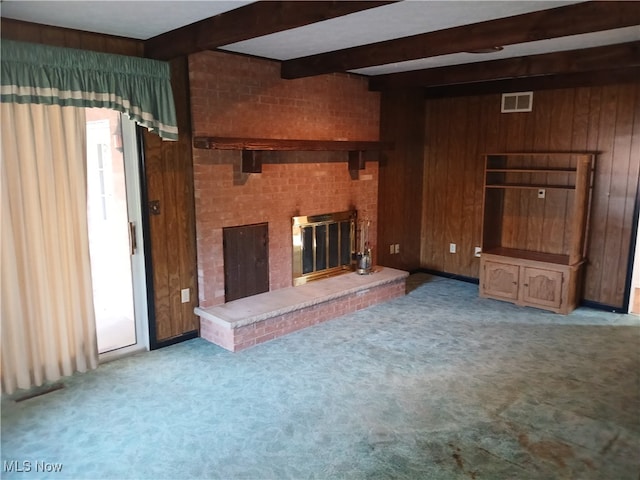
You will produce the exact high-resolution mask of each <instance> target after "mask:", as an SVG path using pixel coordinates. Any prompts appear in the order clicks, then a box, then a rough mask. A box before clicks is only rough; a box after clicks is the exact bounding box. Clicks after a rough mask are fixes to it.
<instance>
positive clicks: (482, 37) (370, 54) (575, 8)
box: [281, 1, 640, 79]
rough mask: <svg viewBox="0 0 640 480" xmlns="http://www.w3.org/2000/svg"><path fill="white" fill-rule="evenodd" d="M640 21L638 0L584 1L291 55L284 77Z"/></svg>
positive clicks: (430, 55)
mask: <svg viewBox="0 0 640 480" xmlns="http://www.w3.org/2000/svg"><path fill="white" fill-rule="evenodd" d="M638 24H640V8H638V5H637V2H629V1H626V2H625V1H610V2H598V1H596V2H581V3H578V4H574V5H567V6H564V7H558V8H552V9H548V10H541V11H536V12H531V13H525V14H522V15H515V16H512V17H506V18H500V19H496V20H489V21H486V22H480V23H475V24H472V25H462V26H459V27H454V28H448V29H445V30H439V31H436V32H428V33H423V34H420V35H413V36H409V37H404V38H399V39H394V40H388V41H384V42H377V43H372V44H369V45H362V46H358V47H352V48H347V49H343V50H336V51H333V52H327V53H322V54H317V55H311V56H308V57H302V58H295V59H291V60H287V61H285V62H283V64H282V71H281V75H282V78H288V79H293V78H301V77H308V76H313V75H319V74H323V73H330V72H343V71H347V70H353V69H357V68H364V67H370V66H374V65H384V64H387V63H394V62H403V61H409V60H416V59H420V58H427V57H434V56H438V55H446V54H451V53H458V52H468V51H473V50H477V49H482V48H491V47H494V46H505V45H513V44H516V43H526V42H532V41H536V40H544V39H548V38H556V37H562V36H568V35H578V34H582V33H589V32H597V31H603V30H611V29H614V28H623V27H629V26H633V25H638Z"/></svg>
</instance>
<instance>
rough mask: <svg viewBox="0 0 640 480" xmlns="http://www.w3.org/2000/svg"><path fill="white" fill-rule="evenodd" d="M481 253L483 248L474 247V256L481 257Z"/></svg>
mask: <svg viewBox="0 0 640 480" xmlns="http://www.w3.org/2000/svg"><path fill="white" fill-rule="evenodd" d="M481 253H482V248H480V247H474V249H473V256H474V257H479V256H480V254H481Z"/></svg>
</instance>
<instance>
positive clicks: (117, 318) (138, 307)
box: [87, 109, 148, 359]
mask: <svg viewBox="0 0 640 480" xmlns="http://www.w3.org/2000/svg"><path fill="white" fill-rule="evenodd" d="M137 165H138V152H137V144H136V140H135V124H134V123H133V122H131V121H130V120H129V119H128V118H126V117H124V116H122V115H121V114H120V113H118V112H116V111H114V110H107V109H87V182H88V212H87V216H88V221H89V222H88V223H89V244H90V245H89V248H90V253H91V275H92V281H93V295H94V305H95V311H96V327H97V336H98V350H99V352H100V356H101V359H108V358H109V357H112V356H120V355H122V354H126V353H129V352H131V351H138V350H141V349H147V348H148V333H147V332H148V327H147V325H148V322H147V308H146V288H145V274H144V257H143V249H142V245H143V242H142V223H141V206H140V205H141V202H140V181H139V169H138V167H137Z"/></svg>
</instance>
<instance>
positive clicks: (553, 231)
mask: <svg viewBox="0 0 640 480" xmlns="http://www.w3.org/2000/svg"><path fill="white" fill-rule="evenodd" d="M593 163H594V155H593V154H588V153H564V152H563V153H502V154H488V155H486V156H485V189H484V208H483V235H482V256H481V260H480V296H481V297H486V298H494V299H498V300H505V301H509V302H513V303H516V304H518V305H528V306H533V307H537V308H543V309H546V310H551V311H553V312H557V313H565V314H566V313H569V312H570V311H571V310H573V309H575V308H576V306H577V305H578V304H579V301H580V293H581V285H582V273H583V266H584V264H585V262H586V258H585V252H586V239H587V224H588V216H589V203H590V196H591V183H592V176H593Z"/></svg>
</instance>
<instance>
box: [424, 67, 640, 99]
mask: <svg viewBox="0 0 640 480" xmlns="http://www.w3.org/2000/svg"><path fill="white" fill-rule="evenodd" d="M639 78H640V67H628V68H619V69H607V70H597V71H591V72H579V73H567V74H559V75H541V76H537V77H528V78H510V79H506V80H494V81H492V82H478V83H464V84H460V85H443V86H439V87H430V88H425V98H447V97H464V96H469V95H489V94H495V93H513V92H525V91H538V90H552V89H558V88H579V87H597V86H602V85H613V84H620V83H635V82H637V81H638V79H639Z"/></svg>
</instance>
